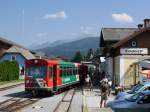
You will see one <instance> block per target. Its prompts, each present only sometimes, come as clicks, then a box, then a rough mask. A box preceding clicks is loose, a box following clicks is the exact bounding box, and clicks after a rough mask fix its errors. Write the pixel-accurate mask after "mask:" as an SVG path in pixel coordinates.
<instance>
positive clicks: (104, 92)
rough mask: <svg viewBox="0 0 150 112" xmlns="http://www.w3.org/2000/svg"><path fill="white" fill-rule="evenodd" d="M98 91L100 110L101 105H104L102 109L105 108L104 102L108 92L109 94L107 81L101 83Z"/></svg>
mask: <svg viewBox="0 0 150 112" xmlns="http://www.w3.org/2000/svg"><path fill="white" fill-rule="evenodd" d="M100 90H101V101H100V108H102V105H103V104H104V107H106V102H107V99H108V92H109V85H108V81H106V80H104V81H103V82H102V84H101V87H100Z"/></svg>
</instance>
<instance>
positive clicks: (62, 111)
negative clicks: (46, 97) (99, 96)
mask: <svg viewBox="0 0 150 112" xmlns="http://www.w3.org/2000/svg"><path fill="white" fill-rule="evenodd" d="M74 94H75V89H71V90H69V91H67V92H66V93H65V95H64V96H63V98H62V99H61V101H60V102H59V103H58V105H57V106H56V108H55V109H54V111H53V112H69V109H70V106H71V102H72V99H73V96H74Z"/></svg>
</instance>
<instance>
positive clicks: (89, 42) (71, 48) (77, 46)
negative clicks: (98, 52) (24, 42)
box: [36, 37, 99, 58]
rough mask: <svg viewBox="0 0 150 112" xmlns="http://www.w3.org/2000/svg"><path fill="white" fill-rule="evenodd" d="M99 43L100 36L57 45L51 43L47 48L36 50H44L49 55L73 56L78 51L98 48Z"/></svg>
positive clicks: (83, 51)
mask: <svg viewBox="0 0 150 112" xmlns="http://www.w3.org/2000/svg"><path fill="white" fill-rule="evenodd" d="M98 45H99V37H87V38H82V39H80V40H75V41H71V42H65V43H61V44H58V45H55V46H52V45H49V46H47V47H45V48H42V49H37V50H36V51H41V52H44V53H46V54H47V55H48V56H49V57H55V56H64V57H67V58H72V57H73V56H74V55H75V53H76V52H77V51H81V52H82V53H85V52H87V50H88V49H90V48H98Z"/></svg>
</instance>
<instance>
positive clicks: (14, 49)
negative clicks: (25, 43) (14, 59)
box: [5, 46, 35, 59]
mask: <svg viewBox="0 0 150 112" xmlns="http://www.w3.org/2000/svg"><path fill="white" fill-rule="evenodd" d="M5 53H20V54H22V55H23V56H24V57H25V58H26V59H35V56H34V55H33V54H32V53H31V52H30V51H29V50H27V49H23V48H20V47H17V46H12V47H10V48H9V49H8V50H7V51H6V52H5Z"/></svg>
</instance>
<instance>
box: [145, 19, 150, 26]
mask: <svg viewBox="0 0 150 112" xmlns="http://www.w3.org/2000/svg"><path fill="white" fill-rule="evenodd" d="M144 28H150V19H144Z"/></svg>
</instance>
